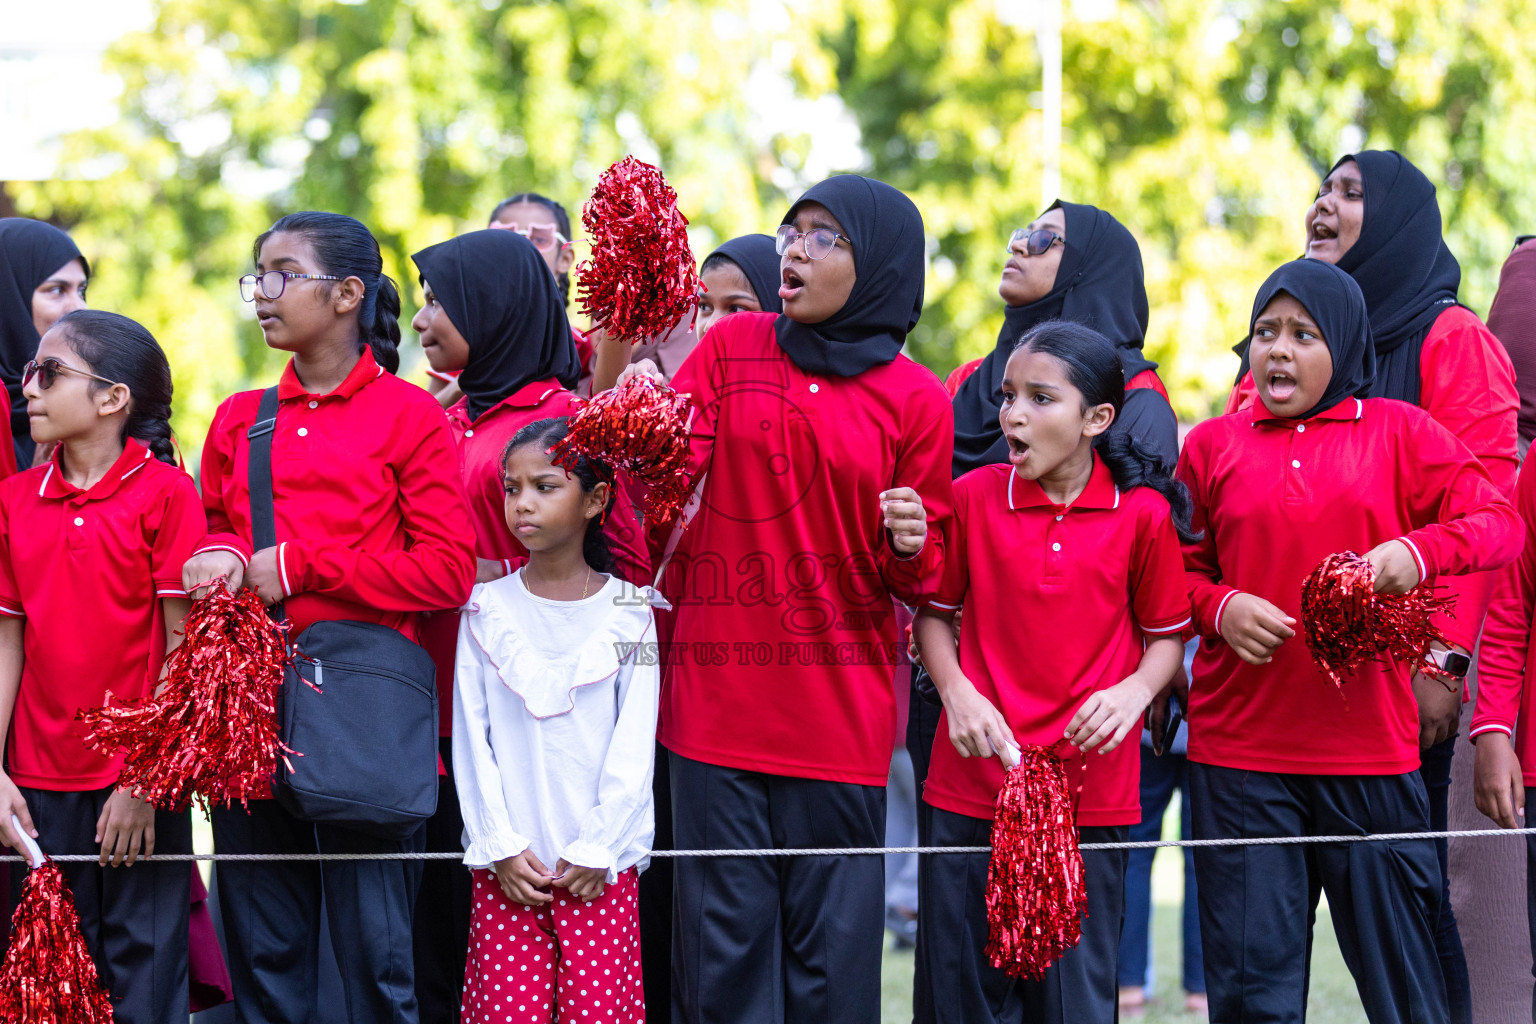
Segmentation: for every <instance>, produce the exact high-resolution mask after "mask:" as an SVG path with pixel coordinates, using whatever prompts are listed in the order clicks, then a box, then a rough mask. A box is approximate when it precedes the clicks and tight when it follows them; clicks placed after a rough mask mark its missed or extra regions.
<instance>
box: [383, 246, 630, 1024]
mask: <svg viewBox="0 0 1536 1024" xmlns="http://www.w3.org/2000/svg"><path fill="white" fill-rule="evenodd" d="M519 234H520V233H514V232H511V231H471V232H469V233H468V234H465V235H460V236H458V237H457V238H452V239H449V240H448V241H446V242H442V243H440V244H438V245H434V246H430V247H428V248H426V249H423V250H421V251H420V252H418V253H416V254H415V255H414V256H412V257H411V259H412V260H413V261H414V262H415V264H416V268H417V270H418V271H419V272H420V276H421V285H422V289H423V290H424V293H425V296H426V301H425V302H424V303H423V305H422V308H421V310H420V311H418V312H417V314H416V316H415V318H414V319H413V320H412V321H411V326H412V327H413V328H414V329H415V330H416V332H417V334H418V335H419V336H420V337H421V344H422V348H423V349H424V350H425V352H426V353H427V359H428V360H429V362H430V363H431V365H432V367H433V369H434V370H437V371H440V372H447V373H453V374H455V375H457V380H458V387H459V389H460V390H461V391H462V394H463V396H464V397H462V398H460V399H459V401H457V402H456V403H454V404H453V405H452V406H451V407H450V408H449V409H448V424H449V427H450V429H451V431H452V433H453V437H454V440H455V442H456V443H457V447H458V452H459V458H458V469H459V472H460V475H461V479H462V482H463V486H464V489H465V493H466V495H467V496H468V498H469V506H470V515H471V517H472V518H473V519H474V523H475V553H476V555H477V565H478V571H477V575H476V581H477V582H480V583H487V582H490V581H491V580H496V579H501V578H502V577H504V576H507V575H509V574H511V573H512V572H515V571H516V570H517V569H518V568H519V567H520V566H522V565H523V564H524V563H525V562H527V560H528V550H527V549H526V548H525V547H524V546H523V545H522V544H521V543H520V542H519V541H518V539H517V538H516V537H514V536H513V535H512V533H511V532H510V531H509V530H508V528H507V520H506V513H505V509H504V504H505V491H504V488H503V484H502V473H501V456H502V452H503V449H504V448H505V447H506V445H507V442H509V441H510V440H511V439H512V436H513V435H514V434H516V433H517V432H518V431H519V430H520V429H522V428H523V427H525V426H527V425H528V424H530V423H532V422H534V421H536V420H542V419H550V418H554V417H560V416H568V415H570V414H571V413H572V412H574V411H575V394H574V393H573V391H572V390H571V389H572V388H574V387H575V386H576V382H577V377H578V375H579V374H580V372H581V367H580V364H579V362H578V360H577V355H576V347H575V345H574V344H573V343H572V339H571V329H570V324H569V323H568V322H567V321H566V316H565V302H564V299H563V297H562V295H561V293H560V290H559V288H558V286H557V285H556V283H555V279H554V277H553V276H552V275H551V274H550V273H549V272H548V270H547V269H546V263H545V260H544V258H543V255H542V254H541V253H540V252H539V250H538V247H537V246H536V245H535V244H533V243H532V242H531V241H530V240H529V239H527V238H524V237H519ZM602 528H603V530H604V532H605V535H606V537H607V540H608V543H609V546H610V548H611V549H612V550H613V552H614V555H615V556H616V562H617V565H616V567H615V571H616V573H617V575H618V576H619V577H620V578H621V579H622V580H625V581H627V582H630V583H634V584H637V585H642V586H643V585H645V584H648V583H650V581H651V573H650V557H649V555H648V553H647V552H646V546H645V539H644V537H643V536H642V535H641V532H640V522H639V517H638V516H637V514H636V510H635V506H634V503H633V501H632V500H631V494H630V489H629V488H625V487H620V488H616V489H615V502H614V506H613V508H612V509H611V510H610V511H609V512H607V513H606V516H605V519H604V522H603V527H602ZM422 630H423V638H422V643H423V646H425V647H426V648H427V650H428V651H430V652H431V653H432V656H433V660H434V661H435V662H436V663H437V684H438V692H439V695H440V698H441V699H440V701H439V706H440V708H441V711H442V716H443V717H442V730H441V733H442V737H443V741H442V747H443V759H444V763H445V765H447V767H448V776H447V780H446V785H445V787H444V792H443V795H442V798H441V799H439V801H438V810H437V814H436V815H434V817H433V818H432V819H431V820H430V821H429V822H428V825H427V829H428V835H427V844H428V849H430V850H439V849H442V850H459V849H462V848H463V847H462V845H461V842H462V833H463V822H462V820H461V819H460V818H459V809H458V803H457V801H456V800H455V798H454V796H453V792H454V791H453V788H452V787H453V785H454V784H453V781H452V779H453V751H452V744H451V741H450V740H449V739H448V737H449V736H450V734H451V728H450V727H451V725H452V721H453V717H452V716H453V700H452V694H453V676H454V651H455V646H456V644H457V640H458V633H459V616H458V615H457V614H456V613H452V612H439V613H436V614H433V615H431V616H428V617H427V619H426V621H425V622H424V623H423V626H422ZM418 904H419V906H420V908H421V909H422V911H423V913H421V914H418V915H417V925H416V927H417V936H416V964H417V979H416V990H417V993H418V996H419V997H420V999H421V1000H422V1016H423V1019H425V1020H443V1019H448V1018H449V1017H451V1016H453V1015H454V1014H456V1013H457V1012H458V1007H459V989H460V986H461V984H462V983H463V980H464V950H465V949H466V947H467V937H468V933H469V876H468V874H467V873H466V872H465V871H463V869H462V868H460V867H458V866H457V865H454V864H450V863H446V862H444V863H438V864H428V865H427V866H426V868H425V875H424V877H423V884H422V892H421V896H420V897H419V900H418Z"/></svg>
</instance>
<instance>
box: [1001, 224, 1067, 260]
mask: <svg viewBox="0 0 1536 1024" xmlns="http://www.w3.org/2000/svg"><path fill="white" fill-rule="evenodd" d="M1020 242H1023V243H1024V251H1025V252H1026V253H1028V254H1029V255H1031V256H1044V255H1045V253H1046V250H1048V249H1049V248H1050V247H1051V246H1053V245H1055V244H1056V243H1057V242H1060V243H1061V244H1062V245H1066V244H1067V240H1066V239H1065V238H1062V237H1061V236H1060V235H1058V234H1057V233H1056V232H1054V231H1052V230H1051V229H1050V228H1036V229H1035V230H1033V231H1031V230H1029V229H1028V228H1019V229H1018V230H1016V231H1014V233H1013V235H1012V237H1010V238H1009V239H1008V253H1009V255H1012V254H1013V247H1014V246H1016V245H1018V244H1019V243H1020Z"/></svg>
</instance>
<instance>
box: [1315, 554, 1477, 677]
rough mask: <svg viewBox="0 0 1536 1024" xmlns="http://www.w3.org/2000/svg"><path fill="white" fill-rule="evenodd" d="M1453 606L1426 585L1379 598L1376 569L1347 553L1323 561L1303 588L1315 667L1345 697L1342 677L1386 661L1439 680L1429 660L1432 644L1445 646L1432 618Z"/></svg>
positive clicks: (1450, 598) (1357, 556) (1451, 600)
mask: <svg viewBox="0 0 1536 1024" xmlns="http://www.w3.org/2000/svg"><path fill="white" fill-rule="evenodd" d="M1454 604H1455V598H1454V597H1440V596H1437V595H1436V594H1435V592H1434V588H1433V587H1429V586H1425V585H1423V584H1420V585H1419V586H1417V587H1414V588H1413V589H1412V590H1410V591H1409V592H1408V593H1406V594H1378V593H1376V570H1374V569H1373V568H1371V563H1369V562H1367V561H1366V560H1365V559H1364V558H1362V557H1361V556H1360V555H1357V554H1355V553H1354V552H1353V551H1345V552H1343V553H1342V554H1336V555H1329V556H1328V557H1327V558H1325V559H1323V561H1322V563H1321V564H1320V565H1318V567H1317V568H1316V569H1313V570H1312V573H1311V575H1309V576H1308V577H1307V579H1306V582H1305V583H1303V584H1302V585H1301V624H1302V629H1303V630H1304V631H1305V635H1306V638H1307V650H1309V651H1311V652H1312V661H1313V663H1314V664H1316V665H1317V669H1318V671H1319V672H1321V673H1323V675H1325V676H1327V677H1328V678H1329V679H1331V680H1333V685H1334V686H1336V687H1338V688H1339V692H1340V693H1343V692H1344V687H1343V683H1344V679H1343V676H1342V673H1344V672H1353V671H1354V670H1355V669H1356V668H1359V667H1360V666H1361V665H1363V664H1365V663H1366V662H1367V661H1371V660H1374V659H1377V658H1380V657H1381V656H1382V655H1389V656H1391V657H1392V658H1394V659H1396V660H1397V661H1401V662H1406V663H1408V664H1410V665H1413V666H1414V667H1416V668H1418V669H1421V670H1425V671H1428V672H1429V673H1430V674H1431V675H1438V670H1437V669H1435V668H1434V666H1432V665H1430V664H1428V663H1427V662H1426V661H1425V660H1424V655H1425V652H1427V651H1428V650H1429V645H1430V642H1431V641H1434V640H1439V641H1440V642H1441V643H1444V642H1445V634H1443V633H1442V632H1441V631H1440V629H1439V627H1438V626H1436V625H1435V624H1434V622H1433V620H1432V616H1433V614H1434V613H1435V612H1437V611H1447V612H1449V611H1450V609H1451V608H1452V607H1453V606H1454Z"/></svg>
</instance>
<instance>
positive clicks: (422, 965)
mask: <svg viewBox="0 0 1536 1024" xmlns="http://www.w3.org/2000/svg"><path fill="white" fill-rule="evenodd" d="M438 749H439V751H440V752H441V754H442V757H443V765H444V767H446V768H447V769H448V774H447V775H445V776H444V777H443V778H442V779H440V780H439V786H438V792H437V813H436V814H434V815H432V817H430V818H428V819H427V825H426V844H427V846H426V848H427V849H428V850H429V851H432V852H441V853H454V852H462V851H463V849H464V818H463V817H462V816H461V815H460V814H459V791H458V789H457V788H456V787H455V786H454V783H453V739H452V737H449V736H444V737H443V738H442V739H441V740H439V741H438ZM472 889H473V880H472V877H471V875H470V873H469V869H468V868H466V867H465V866H464V865H463V864H461V863H458V862H456V861H451V860H429V861H423V862H422V867H421V891H420V892H419V893H418V894H417V896H416V920H415V923H414V925H413V928H412V930H413V937H414V945H415V964H416V1004H417V1012H418V1013H419V1015H420V1017H421V1024H458V1022H459V1005H460V1003H459V997H460V994H461V993H462V992H463V990H464V957H465V955H466V954H467V952H468V950H469V902H470V893H471V891H472Z"/></svg>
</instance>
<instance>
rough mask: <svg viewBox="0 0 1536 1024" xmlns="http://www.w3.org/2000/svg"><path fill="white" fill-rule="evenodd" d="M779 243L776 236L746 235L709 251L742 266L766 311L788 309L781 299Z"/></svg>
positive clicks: (713, 256)
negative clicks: (777, 245)
mask: <svg viewBox="0 0 1536 1024" xmlns="http://www.w3.org/2000/svg"><path fill="white" fill-rule="evenodd" d="M776 244H777V243H776V242H775V241H774V238H773V236H772V235H742V236H741V237H739V238H733V239H731V240H730V241H729V242H726V243H724V244H723V245H721V246H720V248H718V249H716V250H715V251H714V252H712V253H710V254H709V258H710V259H714V258H715V257H716V256H724V257H725V258H726V259H728V260H730V261H731V262H732V263H734V264H736V266H738V267H740V268H741V272H742V275H743V276H745V277H746V279H747V283H748V284H750V285H751V286H752V290H753V291H754V292H756V293H757V304H758V305H759V306H761V307H763V312H765V313H782V312H784V300H783V299H781V298H779V282H780V281H781V280H783V278H781V277H780V276H779V274H780V271H779V253H778V250H777V249H776V248H775V245H776ZM704 262H705V263H708V262H709V260H705V261H704Z"/></svg>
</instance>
